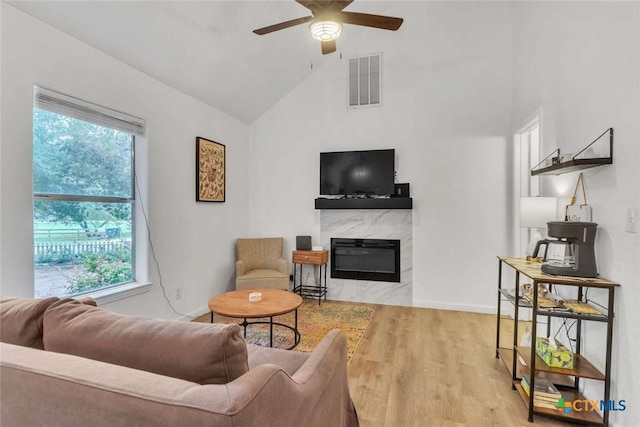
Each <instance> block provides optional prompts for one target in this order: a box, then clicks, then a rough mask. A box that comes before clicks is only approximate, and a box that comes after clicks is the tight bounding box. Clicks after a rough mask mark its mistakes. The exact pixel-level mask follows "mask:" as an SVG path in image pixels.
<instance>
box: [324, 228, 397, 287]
mask: <svg viewBox="0 0 640 427" xmlns="http://www.w3.org/2000/svg"><path fill="white" fill-rule="evenodd" d="M331 277H332V278H338V279H353V280H374V281H378V282H400V240H386V239H343V238H331Z"/></svg>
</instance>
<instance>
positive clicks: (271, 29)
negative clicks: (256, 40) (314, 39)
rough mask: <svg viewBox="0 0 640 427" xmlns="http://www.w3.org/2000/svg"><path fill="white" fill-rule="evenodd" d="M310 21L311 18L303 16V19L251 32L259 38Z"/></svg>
mask: <svg viewBox="0 0 640 427" xmlns="http://www.w3.org/2000/svg"><path fill="white" fill-rule="evenodd" d="M312 19H313V16H305V17H304V18H298V19H292V20H291V21H285V22H281V23H279V24H274V25H269V26H268V27H264V28H259V29H257V30H253V32H254V33H256V34H257V35H259V36H263V35H265V34H269V33H272V32H274V31H278V30H284V29H285V28H289V27H293V26H296V25H300V24H304V23H305V22H309V21H311V20H312Z"/></svg>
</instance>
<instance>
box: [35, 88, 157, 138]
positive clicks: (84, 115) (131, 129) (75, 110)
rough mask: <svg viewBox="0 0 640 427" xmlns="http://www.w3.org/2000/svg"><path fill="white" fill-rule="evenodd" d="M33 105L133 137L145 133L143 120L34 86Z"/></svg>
mask: <svg viewBox="0 0 640 427" xmlns="http://www.w3.org/2000/svg"><path fill="white" fill-rule="evenodd" d="M33 105H34V107H37V108H41V109H43V110H48V111H51V112H54V113H57V114H62V115H64V116H69V117H73V118H74V119H78V120H83V121H85V122H89V123H93V124H95V125H99V126H104V127H108V128H111V129H116V130H119V131H121V132H126V133H130V134H133V135H139V136H142V135H144V132H145V121H144V120H143V119H140V118H138V117H134V116H131V115H129V114H125V113H121V112H119V111H116V110H112V109H110V108H106V107H101V106H99V105H95V104H91V103H89V102H86V101H83V100H81V99H78V98H74V97H72V96H68V95H64V94H62V93H59V92H54V91H52V90H49V89H45V88H42V87H39V86H34V89H33Z"/></svg>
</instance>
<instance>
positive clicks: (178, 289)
mask: <svg viewBox="0 0 640 427" xmlns="http://www.w3.org/2000/svg"><path fill="white" fill-rule="evenodd" d="M180 298H182V288H176V299H180Z"/></svg>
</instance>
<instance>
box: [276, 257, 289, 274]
mask: <svg viewBox="0 0 640 427" xmlns="http://www.w3.org/2000/svg"><path fill="white" fill-rule="evenodd" d="M276 270H278V271H279V272H280V273H283V274H286V275H287V276H288V275H289V263H288V262H287V260H286V259H284V258H278V259H277V260H276Z"/></svg>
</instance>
